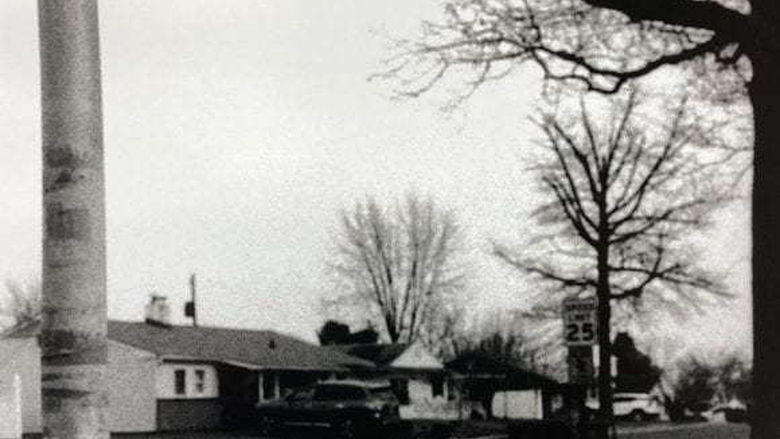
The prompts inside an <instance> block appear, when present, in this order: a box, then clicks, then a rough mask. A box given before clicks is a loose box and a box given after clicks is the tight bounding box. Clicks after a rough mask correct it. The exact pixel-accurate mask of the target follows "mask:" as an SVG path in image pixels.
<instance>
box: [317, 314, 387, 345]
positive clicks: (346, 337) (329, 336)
mask: <svg viewBox="0 0 780 439" xmlns="http://www.w3.org/2000/svg"><path fill="white" fill-rule="evenodd" d="M317 337H318V338H319V339H320V345H322V346H327V345H347V344H374V343H376V342H377V341H378V340H379V333H378V332H376V330H374V328H372V327H368V328H366V329H361V330H360V331H356V332H352V331H351V330H350V329H349V325H346V324H344V323H341V322H337V321H335V320H328V321H327V322H325V323H324V324H323V325H322V328H321V329H320V330H319V332H317Z"/></svg>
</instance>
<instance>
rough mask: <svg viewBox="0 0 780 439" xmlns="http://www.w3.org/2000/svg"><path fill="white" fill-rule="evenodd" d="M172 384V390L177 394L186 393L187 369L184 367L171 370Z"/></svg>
mask: <svg viewBox="0 0 780 439" xmlns="http://www.w3.org/2000/svg"><path fill="white" fill-rule="evenodd" d="M173 385H174V392H176V394H177V395H186V394H187V371H186V370H184V369H176V370H174V371H173Z"/></svg>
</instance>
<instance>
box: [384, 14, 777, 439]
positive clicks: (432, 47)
mask: <svg viewBox="0 0 780 439" xmlns="http://www.w3.org/2000/svg"><path fill="white" fill-rule="evenodd" d="M445 11H446V15H445V18H444V20H442V21H441V22H438V23H425V27H424V30H425V34H424V36H423V37H422V38H421V39H420V40H418V41H409V42H406V43H405V44H404V47H403V50H402V52H401V53H400V54H399V56H397V57H394V58H392V61H393V64H392V65H391V66H390V68H389V69H388V71H387V74H388V75H389V76H392V77H400V78H401V84H402V88H403V91H404V94H406V95H412V96H415V95H419V94H420V93H423V92H425V91H426V90H428V89H430V88H431V87H433V86H434V85H435V84H437V83H438V82H440V80H441V79H442V78H444V77H445V76H447V75H448V73H449V72H450V71H453V70H460V71H466V72H470V73H473V76H472V77H471V79H469V80H468V81H467V89H466V90H467V92H466V93H464V96H467V95H468V94H470V93H471V91H473V90H474V89H475V88H476V87H478V86H479V84H482V83H484V82H485V81H486V80H491V79H498V78H502V77H505V76H506V75H507V74H509V73H511V72H512V70H513V69H514V68H515V67H516V66H518V65H522V64H525V63H530V64H533V65H536V66H538V67H540V69H541V71H542V73H543V74H544V77H545V78H546V79H547V80H549V82H555V83H567V84H574V85H575V86H581V87H582V88H584V89H587V90H591V91H597V92H601V93H607V94H609V93H615V92H617V91H618V90H619V89H620V88H621V87H622V86H624V85H625V84H626V83H627V82H629V81H631V80H633V79H637V78H643V77H647V76H649V75H651V74H653V73H655V72H663V71H667V72H668V71H669V68H670V66H676V67H686V68H687V67H690V68H691V71H693V73H694V75H693V76H695V77H696V78H697V79H702V78H703V79H706V80H705V81H697V82H699V84H700V85H703V87H704V89H705V90H706V91H707V92H708V94H709V95H710V96H709V97H710V98H712V102H714V103H715V104H716V105H728V106H729V108H732V109H734V108H736V106H735V105H739V104H741V103H742V102H743V101H744V99H745V98H747V100H748V101H749V103H750V106H751V107H752V122H753V130H754V134H755V135H754V136H753V138H754V149H753V154H754V162H753V163H754V169H753V193H752V199H753V207H752V209H753V212H752V213H753V220H752V221H753V231H752V237H753V251H752V252H753V258H752V259H753V273H752V274H753V276H752V278H753V334H754V343H753V349H754V352H755V375H754V379H755V383H756V389H758V391H757V392H756V395H755V402H756V404H755V406H754V407H755V412H754V413H753V414H752V416H753V417H752V419H753V420H754V428H753V429H752V430H751V437H753V438H775V437H779V436H780V417H777V416H776V415H775V414H776V413H778V412H780V392H777V391H775V389H778V388H780V374H777V373H776V372H775V371H776V370H777V369H778V362H780V337H775V336H774V334H778V333H780V320H779V319H777V318H776V316H777V315H780V300H778V298H777V294H778V293H777V292H778V291H780V271H779V270H777V269H776V268H775V265H776V264H775V263H774V261H777V260H780V234H778V233H776V231H775V228H776V225H777V224H779V223H780V209H777V208H776V206H777V205H779V204H780V124H778V123H777V120H778V111H777V107H778V100H780V81H778V80H777V78H778V77H780V3H778V2H777V1H776V0H709V1H706V0H705V1H700V0H449V1H448V2H447V3H446V6H445ZM711 108H712V107H711Z"/></svg>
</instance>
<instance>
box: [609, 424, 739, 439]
mask: <svg viewBox="0 0 780 439" xmlns="http://www.w3.org/2000/svg"><path fill="white" fill-rule="evenodd" d="M749 436H750V427H749V426H748V425H747V424H710V423H696V424H656V425H647V426H642V427H631V428H618V438H619V439H747V438H748V437H749Z"/></svg>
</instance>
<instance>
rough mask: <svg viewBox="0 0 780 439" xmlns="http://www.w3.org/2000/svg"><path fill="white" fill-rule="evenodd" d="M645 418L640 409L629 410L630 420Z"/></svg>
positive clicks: (635, 420)
mask: <svg viewBox="0 0 780 439" xmlns="http://www.w3.org/2000/svg"><path fill="white" fill-rule="evenodd" d="M646 419H647V415H645V412H643V411H642V410H634V411H633V412H631V420H632V421H634V422H641V421H644V420H646Z"/></svg>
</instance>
